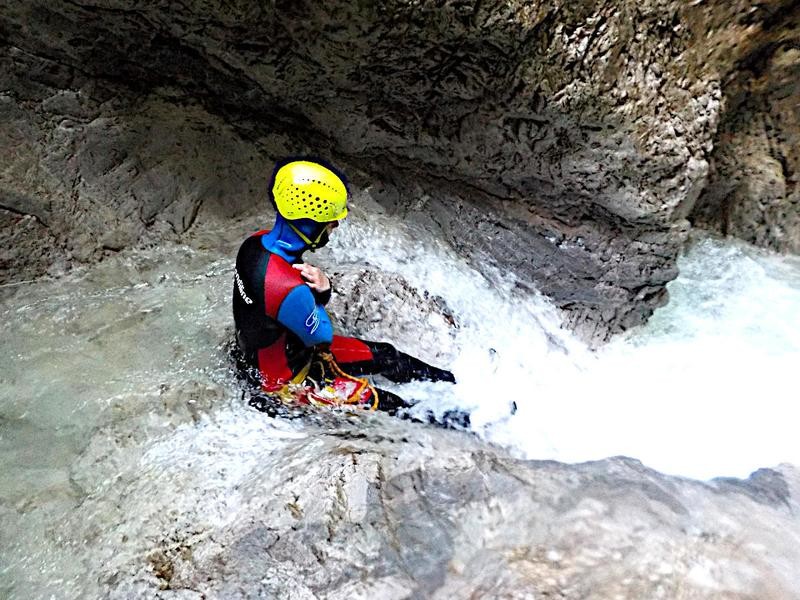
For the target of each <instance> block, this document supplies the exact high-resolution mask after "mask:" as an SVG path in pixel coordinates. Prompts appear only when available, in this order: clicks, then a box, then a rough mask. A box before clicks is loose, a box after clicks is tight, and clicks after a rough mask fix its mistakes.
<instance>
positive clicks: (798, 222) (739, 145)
mask: <svg viewBox="0 0 800 600" xmlns="http://www.w3.org/2000/svg"><path fill="white" fill-rule="evenodd" d="M767 31H768V36H769V37H768V39H769V42H768V43H766V44H764V45H763V46H759V47H757V48H754V49H752V51H751V52H750V53H748V54H745V55H744V56H743V57H742V58H741V59H740V67H739V69H737V71H736V73H735V76H734V77H733V79H732V80H731V81H730V82H729V83H728V85H727V86H726V92H725V99H724V101H725V103H726V104H727V110H726V111H725V113H724V115H723V118H722V120H721V122H720V126H719V130H718V132H717V135H716V136H715V140H714V151H713V153H712V160H711V167H712V168H711V173H710V177H709V182H708V185H707V187H706V189H705V191H704V192H703V195H702V197H701V198H700V200H699V202H698V204H697V206H696V207H695V209H694V211H693V213H692V215H691V217H692V221H693V222H694V223H695V224H697V225H700V226H702V227H706V228H711V229H716V230H718V231H720V232H722V233H724V234H728V235H734V236H736V237H739V238H742V239H744V240H747V241H748V242H751V243H754V244H758V245H760V246H765V247H768V248H772V249H774V250H779V251H789V252H795V253H797V252H800V185H799V184H798V182H800V3H798V2H795V3H794V6H793V7H790V8H787V11H786V13H785V14H776V15H775V16H774V17H773V18H772V19H771V21H770V23H769V26H768V28H767Z"/></svg>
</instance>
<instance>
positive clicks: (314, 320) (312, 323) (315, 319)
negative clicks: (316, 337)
mask: <svg viewBox="0 0 800 600" xmlns="http://www.w3.org/2000/svg"><path fill="white" fill-rule="evenodd" d="M306 327H308V330H309V333H312V334H313V333H314V332H315V331H316V330H317V327H319V314H318V313H317V308H316V307H314V310H313V312H312V313H311V314H310V315H308V318H307V319H306Z"/></svg>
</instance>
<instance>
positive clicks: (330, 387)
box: [271, 352, 379, 411]
mask: <svg viewBox="0 0 800 600" xmlns="http://www.w3.org/2000/svg"><path fill="white" fill-rule="evenodd" d="M317 358H318V359H319V362H320V364H321V366H322V377H321V378H320V379H321V382H322V383H323V385H322V386H320V385H319V384H318V383H317V382H316V381H314V379H312V378H311V377H308V378H304V379H303V380H301V381H299V382H295V383H288V384H287V385H285V386H283V387H282V388H281V389H279V390H276V391H273V392H271V393H272V394H274V395H276V396H278V397H279V398H280V399H281V400H282V401H283V402H284V403H286V404H292V403H296V402H298V401H299V402H300V403H308V404H314V405H315V406H352V405H355V404H362V402H361V396H362V394H363V393H364V390H365V389H369V390H370V392H371V393H372V403H371V404H369V405H366V404H365V406H367V407H368V408H369V410H371V411H374V410H377V409H378V402H379V400H378V391H377V390H376V389H375V387H374V386H373V385H372V384H371V383H370V382H369V381H368V380H367V379H364V378H361V377H354V376H353V375H349V374H348V373H345V372H344V371H343V370H342V368H341V367H340V366H339V365H338V364H337V362H336V359H334V357H333V354H331V353H330V352H319V353H318V354H317ZM325 366H327V367H328V370H329V371H330V372H331V373H332V374H333V376H330V375H329V374H328V373H326V371H325ZM337 378H338V379H345V380H347V381H352V382H354V383H355V384H356V388H355V389H354V390H353V391H352V392H350V393H349V394H347V396H346V397H343V395H342V394H340V393H337V392H338V390H336V389H335V387H334V382H335V380H336V379H337ZM307 380H308V381H311V382H312V384H313V385H311V386H310V385H308V384H307V383H306V381H307Z"/></svg>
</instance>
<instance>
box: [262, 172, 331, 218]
mask: <svg viewBox="0 0 800 600" xmlns="http://www.w3.org/2000/svg"><path fill="white" fill-rule="evenodd" d="M272 197H273V198H274V199H275V206H276V207H277V208H278V212H279V213H280V214H281V215H282V216H283V217H284V218H285V219H289V220H294V219H311V220H313V221H317V222H318V223H326V222H329V221H339V220H341V219H344V218H345V217H346V216H347V188H346V187H345V184H344V181H343V180H342V178H341V177H340V176H339V175H337V174H336V173H334V172H333V171H331V170H330V169H329V168H328V167H325V166H323V165H321V164H319V163H315V162H311V161H307V160H295V161H292V162H290V163H287V164H285V165H283V166H282V167H281V168H280V169H278V171H277V172H276V173H275V178H274V182H273V184H272Z"/></svg>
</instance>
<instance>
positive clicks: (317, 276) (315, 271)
mask: <svg viewBox="0 0 800 600" xmlns="http://www.w3.org/2000/svg"><path fill="white" fill-rule="evenodd" d="M292 266H293V267H294V268H295V269H297V270H298V271H300V276H301V277H302V278H303V279H305V280H306V283H307V284H308V287H310V288H311V289H312V290H315V291H317V292H320V293H323V292H327V291H328V290H329V289H331V282H330V279H328V276H327V275H325V273H323V272H322V269H320V268H319V267H315V266H314V265H310V264H308V263H302V264H297V265H292Z"/></svg>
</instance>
